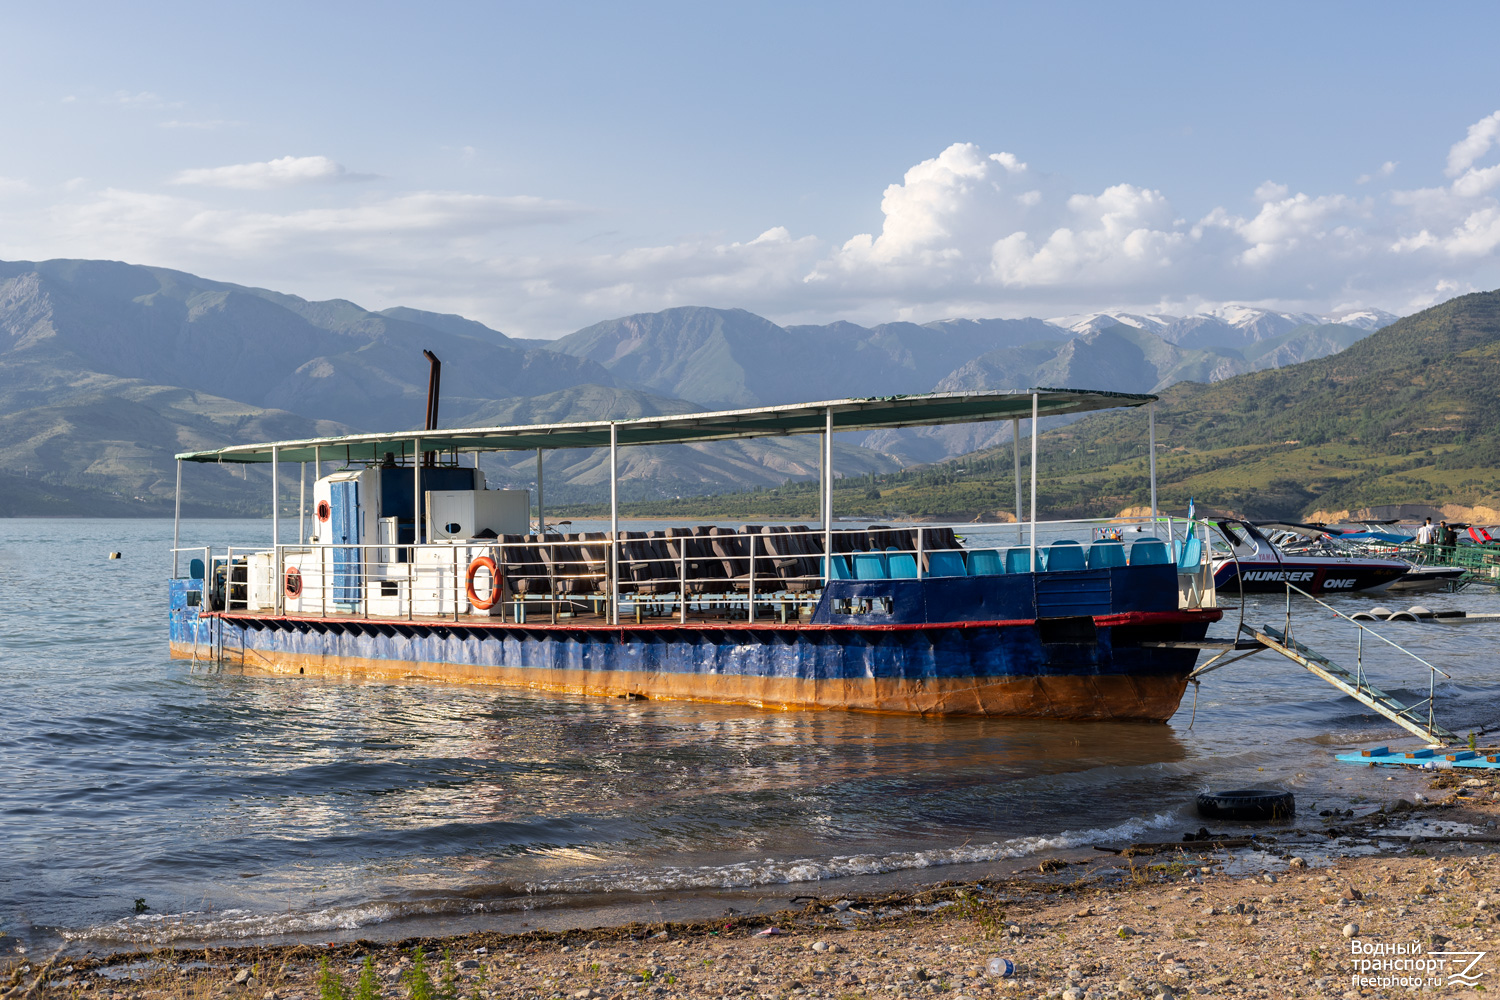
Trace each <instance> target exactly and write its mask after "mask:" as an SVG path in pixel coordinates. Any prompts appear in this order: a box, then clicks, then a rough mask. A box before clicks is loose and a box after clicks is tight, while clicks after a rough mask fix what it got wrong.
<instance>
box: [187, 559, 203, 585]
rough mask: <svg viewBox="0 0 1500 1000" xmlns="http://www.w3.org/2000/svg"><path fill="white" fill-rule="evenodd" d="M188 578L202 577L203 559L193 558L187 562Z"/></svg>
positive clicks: (196, 578)
mask: <svg viewBox="0 0 1500 1000" xmlns="http://www.w3.org/2000/svg"><path fill="white" fill-rule="evenodd" d="M188 579H189V580H201V579H203V560H202V559H194V560H193V561H192V562H190V563H188Z"/></svg>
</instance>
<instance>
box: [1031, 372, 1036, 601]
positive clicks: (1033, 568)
mask: <svg viewBox="0 0 1500 1000" xmlns="http://www.w3.org/2000/svg"><path fill="white" fill-rule="evenodd" d="M1037 404H1038V397H1037V394H1036V393H1034V392H1033V393H1032V394H1031V571H1032V572H1033V573H1035V572H1036V417H1037Z"/></svg>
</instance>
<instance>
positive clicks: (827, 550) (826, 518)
mask: <svg viewBox="0 0 1500 1000" xmlns="http://www.w3.org/2000/svg"><path fill="white" fill-rule="evenodd" d="M823 419H824V423H823V440H822V441H820V442H819V444H821V445H822V446H823V456H822V458H823V461H822V463H821V464H822V466H823V482H822V483H821V484H819V485H821V486H822V487H823V489H822V491H821V492H822V494H823V497H822V500H823V518H822V520H823V582H824V583H825V584H826V583H828V581H829V580H831V579H833V407H829V408H828V409H827V410H826V411H824V418H823Z"/></svg>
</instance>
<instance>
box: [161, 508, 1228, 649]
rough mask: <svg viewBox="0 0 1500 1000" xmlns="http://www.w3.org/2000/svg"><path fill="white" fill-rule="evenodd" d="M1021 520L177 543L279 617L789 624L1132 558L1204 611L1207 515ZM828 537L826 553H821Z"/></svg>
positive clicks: (226, 586) (214, 579)
mask: <svg viewBox="0 0 1500 1000" xmlns="http://www.w3.org/2000/svg"><path fill="white" fill-rule="evenodd" d="M1029 528H1030V526H1029V525H1028V524H1024V523H1023V524H1019V525H1017V524H948V525H930V524H920V525H916V524H908V525H901V526H889V525H868V526H865V527H859V528H855V527H847V528H846V527H841V528H836V529H834V530H832V531H827V530H825V529H822V528H809V527H806V526H800V525H799V526H790V527H789V526H782V525H774V526H755V525H752V526H746V527H743V528H740V529H738V530H735V529H731V528H723V527H718V526H701V527H696V528H691V529H689V528H676V529H670V530H668V531H660V532H649V533H648V532H644V531H622V532H620V536H619V537H618V538H611V537H610V535H609V533H607V532H581V533H573V534H566V535H564V534H557V533H549V534H547V535H545V536H542V537H538V536H537V535H505V536H500V537H497V538H494V539H466V540H454V541H451V542H441V543H435V544H424V545H412V544H404V545H400V544H391V543H390V542H385V543H382V544H369V545H334V544H304V545H279V546H275V547H274V548H266V547H263V546H262V547H244V546H234V547H230V548H228V549H224V550H220V552H222V555H219V554H216V553H215V552H214V551H213V550H211V549H208V548H204V547H195V548H190V549H189V548H184V549H179V550H177V552H178V553H190V554H191V558H189V559H188V560H187V563H188V565H189V567H190V569H189V573H192V572H200V571H201V572H202V574H203V575H204V577H205V580H206V582H205V587H204V590H205V592H206V595H211V596H208V597H207V599H206V601H205V603H206V604H208V605H209V606H211V607H214V608H215V609H217V610H227V611H231V612H234V611H244V612H260V613H271V614H276V615H281V614H296V615H315V616H328V617H334V616H341V617H347V616H356V617H361V618H388V619H407V620H414V619H444V618H446V619H452V620H458V619H460V618H463V617H465V616H489V617H497V618H500V619H502V620H512V621H517V622H526V621H532V622H535V621H537V620H538V619H539V618H540V619H542V620H545V621H549V622H560V621H566V620H569V619H574V618H579V617H584V616H588V617H597V618H603V619H605V620H607V621H610V622H612V623H619V622H622V621H630V620H633V621H637V622H641V621H645V620H647V619H667V618H676V619H677V620H678V621H680V622H684V623H685V622H687V621H688V620H689V618H690V616H697V617H710V618H728V619H736V620H741V619H742V620H745V621H747V622H750V623H755V622H764V621H776V622H790V621H794V620H806V619H808V618H810V617H811V616H812V614H813V610H814V608H815V607H816V606H817V604H818V602H819V600H820V599H821V598H822V592H823V588H824V585H825V583H826V581H827V580H829V579H833V580H854V581H869V580H886V579H896V580H900V579H916V580H921V579H925V578H928V577H934V576H986V575H997V574H1007V573H1011V574H1013V573H1025V572H1032V571H1033V569H1034V570H1035V571H1036V572H1054V571H1066V570H1086V569H1100V568H1105V567H1108V566H1116V565H1128V564H1131V563H1139V562H1140V561H1144V560H1149V561H1151V562H1154V563H1175V564H1177V568H1178V583H1179V606H1182V607H1213V606H1215V594H1214V589H1213V572H1212V567H1211V565H1210V563H1209V560H1208V558H1207V546H1206V544H1205V543H1206V539H1207V537H1208V535H1207V532H1208V530H1209V526H1208V525H1207V524H1206V523H1203V522H1190V521H1187V520H1184V519H1182V518H1175V519H1174V518H1165V517H1162V518H1155V519H1152V518H1111V519H1104V520H1100V519H1094V520H1077V521H1048V522H1038V524H1037V525H1036V536H1035V537H1034V538H1033V537H1031V534H1030V531H1029ZM1193 538H1197V539H1199V540H1200V541H1199V544H1198V545H1196V546H1194V545H1193V544H1192V543H1191V539H1193ZM829 543H831V547H832V550H833V558H832V559H831V560H830V559H827V558H825V551H824V550H825V548H826V547H828V546H829ZM1137 543H1147V544H1145V545H1140V546H1139V547H1138V546H1137ZM1158 543H1160V544H1158ZM180 572H181V571H180V570H179V574H180ZM849 610H851V612H853V613H859V612H861V611H868V610H874V609H872V608H866V607H862V606H854V607H851V608H850V609H849Z"/></svg>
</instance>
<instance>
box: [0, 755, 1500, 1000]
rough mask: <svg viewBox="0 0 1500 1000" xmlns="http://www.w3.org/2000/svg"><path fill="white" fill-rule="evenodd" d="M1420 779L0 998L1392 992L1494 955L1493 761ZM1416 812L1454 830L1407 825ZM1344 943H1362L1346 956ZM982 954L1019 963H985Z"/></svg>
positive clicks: (844, 998)
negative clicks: (960, 858) (876, 886)
mask: <svg viewBox="0 0 1500 1000" xmlns="http://www.w3.org/2000/svg"><path fill="white" fill-rule="evenodd" d="M1471 775H1472V776H1471ZM1433 787H1434V788H1435V789H1437V790H1439V791H1440V792H1444V793H1447V794H1444V795H1443V796H1442V797H1441V798H1440V799H1439V801H1433V802H1425V803H1418V804H1416V805H1415V806H1411V807H1408V805H1409V803H1407V802H1398V803H1395V804H1393V805H1392V806H1391V808H1389V809H1386V808H1384V807H1382V808H1381V809H1380V810H1379V811H1377V812H1372V813H1369V814H1367V815H1366V816H1363V817H1360V819H1358V820H1355V819H1353V818H1352V817H1349V816H1347V815H1331V816H1328V817H1303V818H1301V820H1300V821H1299V822H1298V823H1297V824H1296V825H1295V826H1294V827H1292V828H1290V829H1287V828H1278V829H1277V830H1274V831H1273V830H1270V829H1267V830H1263V831H1261V832H1260V833H1259V834H1258V837H1257V838H1256V839H1255V840H1253V841H1250V842H1247V838H1245V837H1231V838H1230V842H1229V843H1226V844H1225V845H1224V846H1223V848H1221V849H1217V850H1216V849H1214V846H1213V845H1214V843H1215V842H1214V841H1207V842H1192V841H1190V842H1180V841H1179V842H1168V843H1161V844H1154V845H1134V846H1132V845H1106V846H1109V847H1111V849H1112V850H1113V851H1119V852H1120V853H1110V852H1106V851H1098V850H1094V849H1092V848H1091V849H1088V850H1084V849H1078V850H1074V851H1071V852H1069V853H1071V854H1072V855H1074V857H1072V858H1048V859H1047V860H1045V861H1042V862H1041V863H1040V864H1039V865H1033V866H1031V869H1032V873H1031V874H1029V875H1023V874H1021V873H1019V872H1017V873H1014V874H1012V875H1010V876H1003V875H1002V876H995V877H985V878H980V879H976V880H966V881H954V880H948V881H945V882H940V883H937V884H934V885H930V886H926V887H921V888H918V889H915V890H913V891H910V892H896V893H891V894H887V895H884V896H876V897H868V898H853V899H846V898H839V897H822V898H814V897H810V896H796V897H793V898H792V902H794V903H796V904H798V905H796V906H793V907H791V908H787V907H786V906H784V905H783V906H782V907H781V908H780V909H779V910H777V911H776V912H772V913H754V914H752V913H726V914H725V915H723V916H720V917H715V918H712V919H703V920H696V921H689V922H650V923H644V922H635V923H629V924H622V925H618V926H609V927H595V928H590V929H586V930H531V931H528V932H525V933H520V934H500V933H494V932H485V931H478V932H472V933H466V934H460V935H452V936H417V937H408V938H404V939H402V940H400V941H393V942H374V941H368V940H358V941H352V942H341V943H333V944H328V945H317V944H288V945H253V944H250V945H242V946H234V947H207V948H205V947H202V946H193V945H186V944H182V945H178V946H176V947H172V948H158V949H152V950H137V951H130V952H126V951H121V952H116V953H110V954H107V955H99V956H92V955H91V956H76V955H75V956H71V957H64V955H63V954H62V953H59V954H58V955H57V956H56V958H55V961H53V962H52V964H50V965H48V964H46V960H45V959H40V960H39V959H38V958H37V957H36V956H32V957H28V958H22V959H18V960H15V961H13V962H11V963H10V964H9V967H8V968H5V969H3V970H0V995H4V996H8V997H12V998H17V997H24V996H42V995H55V996H64V995H67V996H73V995H78V994H80V993H88V994H90V995H94V996H100V997H118V996H132V997H134V996H142V997H156V996H160V997H181V998H184V1000H186V998H189V997H209V996H224V995H228V996H245V997H251V998H254V1000H267V998H269V1000H293V998H299V1000H300V998H313V997H318V996H319V995H320V990H319V984H318V977H319V966H320V963H321V962H322V961H324V960H327V961H328V963H329V967H330V969H332V970H333V971H334V972H337V973H338V974H339V975H340V976H341V981H342V983H343V986H344V988H345V992H346V994H347V995H348V996H350V997H353V996H354V992H355V987H356V978H357V973H358V963H359V961H361V960H362V959H363V958H364V957H365V956H370V957H371V959H372V961H373V964H374V967H375V970H376V980H377V984H378V990H377V992H378V995H380V996H383V997H387V998H397V997H407V996H409V995H410V989H409V981H410V976H411V973H412V963H413V956H414V950H415V949H416V948H418V947H420V948H422V949H423V950H424V953H425V954H426V956H428V959H427V966H428V969H427V972H428V975H429V976H430V978H431V980H432V981H433V983H435V984H438V985H439V987H440V986H441V983H442V977H443V958H442V956H443V955H444V953H445V952H446V953H449V954H451V957H452V962H453V963H454V965H453V967H452V968H451V969H450V975H451V976H452V978H453V985H454V987H455V989H456V996H457V997H462V998H468V997H471V996H474V997H479V998H481V1000H484V998H489V997H505V998H510V997H527V998H530V997H542V998H551V997H565V998H577V1000H593V998H601V1000H602V998H617V997H618V998H625V997H637V996H640V997H652V998H654V997H659V996H660V997H719V996H725V997H736V998H737V997H745V998H747V1000H748V998H750V997H756V998H766V997H776V998H781V997H803V996H805V997H826V998H829V1000H863V998H874V997H885V996H903V997H906V996H929V995H939V994H941V995H945V996H950V997H954V998H957V997H964V996H967V997H972V998H978V997H990V996H994V997H1016V998H1032V997H1046V998H1053V1000H1095V998H1101V1000H1102V998H1108V997H1112V996H1114V997H1119V998H1122V1000H1123V998H1131V997H1137V996H1148V997H1158V996H1164V997H1171V998H1180V997H1187V996H1204V997H1221V996H1222V997H1294V996H1295V997H1301V996H1318V997H1324V996H1361V997H1363V996H1405V995H1409V994H1410V992H1411V991H1410V989H1409V988H1407V987H1405V986H1400V985H1380V984H1378V983H1375V982H1372V983H1370V984H1368V985H1359V984H1356V983H1355V981H1354V980H1352V979H1351V976H1354V975H1358V974H1365V973H1361V971H1360V969H1358V968H1357V967H1356V966H1355V964H1354V963H1355V962H1357V961H1366V962H1367V963H1368V962H1371V961H1374V960H1375V957H1372V956H1373V952H1374V951H1379V950H1382V949H1385V948H1387V947H1391V948H1394V947H1395V946H1396V945H1402V946H1403V947H1406V946H1410V945H1412V943H1413V942H1414V941H1416V940H1418V939H1420V940H1421V942H1423V947H1424V948H1425V949H1427V950H1437V951H1452V952H1459V951H1468V952H1478V951H1487V952H1496V951H1500V924H1497V922H1496V920H1495V917H1494V914H1495V912H1496V910H1497V909H1500V863H1497V857H1496V853H1497V849H1500V834H1497V833H1496V826H1495V824H1496V820H1497V818H1500V775H1495V776H1490V775H1487V774H1479V775H1474V774H1473V772H1453V771H1439V772H1438V773H1437V774H1436V775H1435V776H1434V780H1433ZM1366 820H1369V821H1373V822H1370V823H1366V822H1364V821H1366ZM1433 823H1442V824H1457V825H1458V826H1459V827H1462V828H1463V832H1462V835H1461V836H1460V837H1458V838H1456V839H1443V838H1442V837H1441V836H1433V835H1430V834H1426V835H1424V834H1423V833H1416V834H1412V833H1411V832H1410V829H1408V828H1412V827H1413V825H1414V824H1415V825H1416V826H1421V825H1428V826H1430V825H1432V824H1433ZM1393 826H1394V827H1396V828H1397V830H1396V831H1390V828H1391V827H1393ZM1381 830H1386V831H1388V832H1386V833H1381V832H1380V831H1381ZM1320 838H1321V839H1322V840H1323V841H1324V843H1322V844H1319V843H1317V840H1318V839H1320ZM1358 841H1364V843H1358ZM1037 869H1040V870H1037ZM786 888H788V889H790V888H791V886H787V887H786ZM780 898H782V899H786V898H787V897H786V896H785V895H781V896H780ZM1351 926H1352V927H1354V928H1355V929H1354V930H1353V932H1352V933H1351V932H1350V930H1349V928H1350V927H1351ZM767 928H774V929H775V930H774V932H772V933H763V932H764V931H766V929H767ZM1354 942H1359V945H1358V947H1361V948H1365V949H1366V951H1365V952H1363V953H1361V954H1358V955H1356V954H1354V953H1353V950H1352V949H1354V948H1355V947H1356V945H1355V943H1354ZM1424 955H1425V952H1424ZM996 957H999V958H1007V959H1010V960H1011V961H1012V962H1013V963H1014V964H1015V967H1016V971H1015V974H1014V975H1012V976H1009V977H998V976H993V975H990V974H989V972H988V971H987V967H988V964H989V962H990V960H991V959H992V958H996ZM1424 960H1426V959H1425V957H1424ZM1380 961H1387V962H1388V961H1390V959H1389V958H1384V959H1380ZM1444 961H1447V959H1444ZM1465 961H1467V959H1465ZM33 962H37V964H36V965H35V966H33V964H32V963H33ZM1494 964H1495V958H1494V956H1493V955H1491V956H1490V957H1489V958H1487V959H1485V960H1484V962H1481V963H1480V964H1479V965H1476V966H1475V968H1474V969H1473V970H1472V972H1473V973H1475V974H1481V973H1482V974H1483V978H1482V979H1481V980H1480V982H1481V983H1488V984H1490V985H1491V986H1492V987H1493V986H1494V985H1495V984H1500V965H1495V967H1494V968H1490V967H1489V966H1490V965H1494ZM1370 968H1372V966H1369V965H1367V966H1366V973H1368V974H1371V975H1373V974H1374V973H1370V972H1368V970H1369V969H1370ZM1447 974H1448V973H1447V972H1445V973H1444V975H1445V976H1446V975H1447ZM1382 975H1384V976H1386V977H1387V978H1390V976H1391V975H1392V974H1391V973H1390V972H1388V971H1387V972H1385V973H1382ZM236 977H238V978H239V980H240V981H239V982H238V983H236V982H235V979H236ZM1444 983H1445V985H1444V986H1443V989H1447V986H1446V980H1444ZM1160 987H1165V989H1164V990H1163V989H1160Z"/></svg>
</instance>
